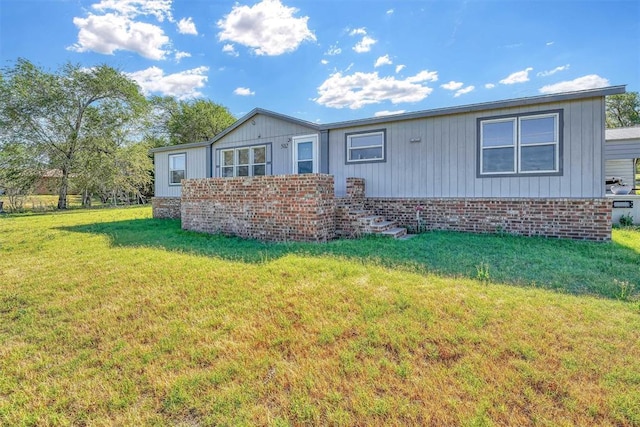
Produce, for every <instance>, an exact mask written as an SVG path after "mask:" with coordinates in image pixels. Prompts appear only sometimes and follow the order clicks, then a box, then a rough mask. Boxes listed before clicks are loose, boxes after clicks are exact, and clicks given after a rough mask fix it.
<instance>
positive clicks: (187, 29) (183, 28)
mask: <svg viewBox="0 0 640 427" xmlns="http://www.w3.org/2000/svg"><path fill="white" fill-rule="evenodd" d="M178 32H179V33H180V34H193V35H194V36H197V35H198V30H197V29H196V24H194V22H193V19H192V18H190V17H189V18H182V19H181V20H179V21H178Z"/></svg>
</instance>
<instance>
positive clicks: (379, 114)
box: [373, 110, 407, 117]
mask: <svg viewBox="0 0 640 427" xmlns="http://www.w3.org/2000/svg"><path fill="white" fill-rule="evenodd" d="M406 111H407V110H395V111H388V110H383V111H378V112H376V113H374V114H373V116H374V117H384V116H393V115H394V114H402V113H405V112H406Z"/></svg>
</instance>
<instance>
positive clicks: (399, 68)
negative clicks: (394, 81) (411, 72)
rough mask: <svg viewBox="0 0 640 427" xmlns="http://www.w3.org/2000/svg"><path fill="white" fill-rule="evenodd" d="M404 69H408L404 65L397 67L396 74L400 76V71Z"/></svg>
mask: <svg viewBox="0 0 640 427" xmlns="http://www.w3.org/2000/svg"><path fill="white" fill-rule="evenodd" d="M404 67H406V65H403V64H400V65H396V74H398V73H399V72H400V71H402V70H404Z"/></svg>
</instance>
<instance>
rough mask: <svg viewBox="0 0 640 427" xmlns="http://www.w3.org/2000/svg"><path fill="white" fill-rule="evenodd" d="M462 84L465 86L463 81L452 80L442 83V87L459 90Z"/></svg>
mask: <svg viewBox="0 0 640 427" xmlns="http://www.w3.org/2000/svg"><path fill="white" fill-rule="evenodd" d="M462 86H464V83H462V82H456V81H453V80H451V81H450V82H449V83H444V84H441V85H440V87H441V88H443V89H446V90H458V89H460V88H461V87H462Z"/></svg>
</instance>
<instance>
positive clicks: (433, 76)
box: [407, 70, 438, 83]
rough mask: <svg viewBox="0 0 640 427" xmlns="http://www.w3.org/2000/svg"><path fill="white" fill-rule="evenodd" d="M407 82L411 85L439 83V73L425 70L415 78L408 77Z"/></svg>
mask: <svg viewBox="0 0 640 427" xmlns="http://www.w3.org/2000/svg"><path fill="white" fill-rule="evenodd" d="M407 81H408V82H410V83H418V82H437V81H438V72H437V71H429V70H423V71H420V72H419V73H418V74H416V75H415V76H411V77H407Z"/></svg>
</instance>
